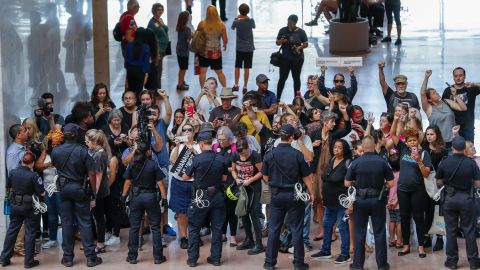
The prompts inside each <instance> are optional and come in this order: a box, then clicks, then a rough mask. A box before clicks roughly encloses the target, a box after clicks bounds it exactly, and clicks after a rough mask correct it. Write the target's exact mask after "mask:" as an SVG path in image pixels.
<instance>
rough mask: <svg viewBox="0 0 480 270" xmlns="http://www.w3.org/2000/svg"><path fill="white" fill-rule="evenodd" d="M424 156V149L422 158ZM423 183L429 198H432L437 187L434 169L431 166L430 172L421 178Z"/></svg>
mask: <svg viewBox="0 0 480 270" xmlns="http://www.w3.org/2000/svg"><path fill="white" fill-rule="evenodd" d="M424 157H425V150H423V151H422V160H423V158H424ZM423 184H424V185H425V190H426V191H427V194H428V196H429V197H430V198H433V195H435V193H437V191H438V187H437V183H436V180H435V170H434V169H433V168H432V170H431V171H430V174H429V175H428V176H427V177H424V178H423Z"/></svg>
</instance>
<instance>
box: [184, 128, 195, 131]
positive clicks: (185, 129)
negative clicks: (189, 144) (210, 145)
mask: <svg viewBox="0 0 480 270" xmlns="http://www.w3.org/2000/svg"><path fill="white" fill-rule="evenodd" d="M182 131H183V132H187V131H188V132H192V131H193V128H182Z"/></svg>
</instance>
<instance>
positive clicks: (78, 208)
mask: <svg viewBox="0 0 480 270" xmlns="http://www.w3.org/2000/svg"><path fill="white" fill-rule="evenodd" d="M79 132H80V127H79V126H78V125H77V124H73V123H69V124H67V125H65V127H64V129H63V133H64V137H65V143H64V144H62V145H60V146H57V147H55V148H53V150H52V163H53V165H54V166H55V168H57V172H58V179H57V187H58V188H59V190H60V196H61V198H62V204H61V209H60V217H61V218H62V238H63V242H62V249H63V258H62V264H63V265H64V266H66V267H72V266H73V257H74V253H73V248H74V246H75V239H74V228H73V222H74V218H75V222H76V225H77V227H78V229H79V230H80V234H81V236H82V243H83V248H84V253H85V256H86V257H87V266H88V267H94V266H96V265H98V264H101V263H102V259H101V258H99V257H97V255H96V253H95V243H94V242H93V233H92V221H91V216H90V202H91V200H95V193H94V192H89V191H88V190H89V189H90V188H88V185H87V184H88V182H87V180H86V179H87V178H86V177H87V175H88V180H89V183H90V186H91V187H96V178H95V162H94V160H93V158H92V157H91V156H90V155H89V154H88V150H87V148H86V147H84V146H82V145H80V144H78V142H77V141H78V136H79V135H78V134H79ZM90 190H91V189H90Z"/></svg>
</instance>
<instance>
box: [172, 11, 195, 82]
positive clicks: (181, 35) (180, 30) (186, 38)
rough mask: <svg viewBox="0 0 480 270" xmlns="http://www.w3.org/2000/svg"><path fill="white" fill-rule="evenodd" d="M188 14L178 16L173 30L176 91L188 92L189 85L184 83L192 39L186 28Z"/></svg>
mask: <svg viewBox="0 0 480 270" xmlns="http://www.w3.org/2000/svg"><path fill="white" fill-rule="evenodd" d="M189 18H190V13H189V12H188V11H183V12H181V13H180V14H178V21H177V26H176V28H175V30H176V31H177V46H176V52H177V62H178V67H179V70H178V83H177V90H188V89H189V85H188V84H186V83H185V73H186V72H187V69H188V56H189V54H190V51H189V49H188V46H189V44H190V40H191V39H192V30H190V28H189V27H188V24H187V23H188V20H189Z"/></svg>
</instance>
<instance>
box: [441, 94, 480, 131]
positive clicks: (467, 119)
mask: <svg viewBox="0 0 480 270" xmlns="http://www.w3.org/2000/svg"><path fill="white" fill-rule="evenodd" d="M479 94H480V87H477V86H474V87H470V88H467V87H463V88H462V89H457V96H458V97H461V98H462V100H463V102H464V103H465V105H467V110H466V111H463V112H462V111H456V110H453V113H454V114H455V122H456V123H457V125H460V130H466V131H470V132H472V133H473V130H474V128H475V127H474V122H475V101H476V99H477V96H478V95H479ZM442 99H452V93H451V91H450V88H445V90H444V91H443V94H442ZM452 100H453V99H452ZM465 139H467V140H472V138H465Z"/></svg>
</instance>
